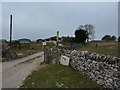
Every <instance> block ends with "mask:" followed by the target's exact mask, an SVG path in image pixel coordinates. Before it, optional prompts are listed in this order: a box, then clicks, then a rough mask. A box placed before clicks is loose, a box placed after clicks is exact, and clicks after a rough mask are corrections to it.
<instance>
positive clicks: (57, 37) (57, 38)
mask: <svg viewBox="0 0 120 90" xmlns="http://www.w3.org/2000/svg"><path fill="white" fill-rule="evenodd" d="M58 40H59V31H57V36H56V51H57V53H56V54H57V55H56V63H57V64H58V59H59V58H58Z"/></svg>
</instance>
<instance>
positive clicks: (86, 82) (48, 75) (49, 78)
mask: <svg viewBox="0 0 120 90" xmlns="http://www.w3.org/2000/svg"><path fill="white" fill-rule="evenodd" d="M21 87H22V88H102V87H101V86H99V85H97V84H96V83H95V82H93V81H91V80H90V79H88V78H86V77H85V76H83V75H82V74H80V72H78V71H75V70H74V69H73V68H71V67H67V66H63V65H50V66H49V65H48V66H46V67H44V68H41V69H39V70H37V71H34V72H33V73H32V74H31V75H29V76H28V77H27V79H26V80H25V81H24V84H23V85H22V86H21Z"/></svg>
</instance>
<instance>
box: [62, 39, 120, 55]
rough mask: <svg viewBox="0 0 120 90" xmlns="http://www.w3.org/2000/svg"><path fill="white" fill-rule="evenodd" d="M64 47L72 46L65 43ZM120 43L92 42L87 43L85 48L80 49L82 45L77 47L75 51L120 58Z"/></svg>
mask: <svg viewBox="0 0 120 90" xmlns="http://www.w3.org/2000/svg"><path fill="white" fill-rule="evenodd" d="M63 45H64V46H71V45H70V44H68V43H64V44H63ZM119 46H120V43H118V42H117V41H91V42H88V43H86V44H85V45H84V46H82V47H80V45H76V47H75V49H76V50H79V51H85V50H87V51H89V52H96V53H99V54H105V55H111V56H116V57H120V55H119V53H118V51H119V49H120V48H119Z"/></svg>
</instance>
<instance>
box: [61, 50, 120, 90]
mask: <svg viewBox="0 0 120 90" xmlns="http://www.w3.org/2000/svg"><path fill="white" fill-rule="evenodd" d="M60 51H61V55H65V56H67V57H69V58H70V66H72V67H73V68H74V69H75V70H77V71H80V72H81V73H82V74H83V75H85V76H87V77H88V78H90V79H91V80H93V81H96V83H97V84H99V85H102V86H103V87H105V88H111V89H114V90H115V89H118V90H119V89H120V68H119V67H120V58H117V57H112V56H110V55H107V56H106V55H104V54H97V53H90V52H88V51H76V50H66V49H61V50H60Z"/></svg>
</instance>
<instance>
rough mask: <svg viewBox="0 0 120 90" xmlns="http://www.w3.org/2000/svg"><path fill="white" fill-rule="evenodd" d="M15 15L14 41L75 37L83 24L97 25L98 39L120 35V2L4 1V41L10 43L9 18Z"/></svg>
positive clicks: (96, 33)
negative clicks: (57, 36) (119, 17)
mask: <svg viewBox="0 0 120 90" xmlns="http://www.w3.org/2000/svg"><path fill="white" fill-rule="evenodd" d="M10 14H12V15H13V39H14V40H15V39H20V38H29V39H32V40H36V39H39V38H47V37H50V36H54V35H56V32H57V31H59V32H60V36H74V32H75V30H76V29H77V28H78V26H80V25H85V24H92V25H94V26H95V39H101V38H102V37H103V36H104V35H106V34H109V35H115V36H118V3H117V2H61V3H59V2H56V3H55V2H36V3H33V2H23V3H22V2H14V3H12V2H9V3H7V2H3V3H2V38H3V39H7V40H9V15H10Z"/></svg>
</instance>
